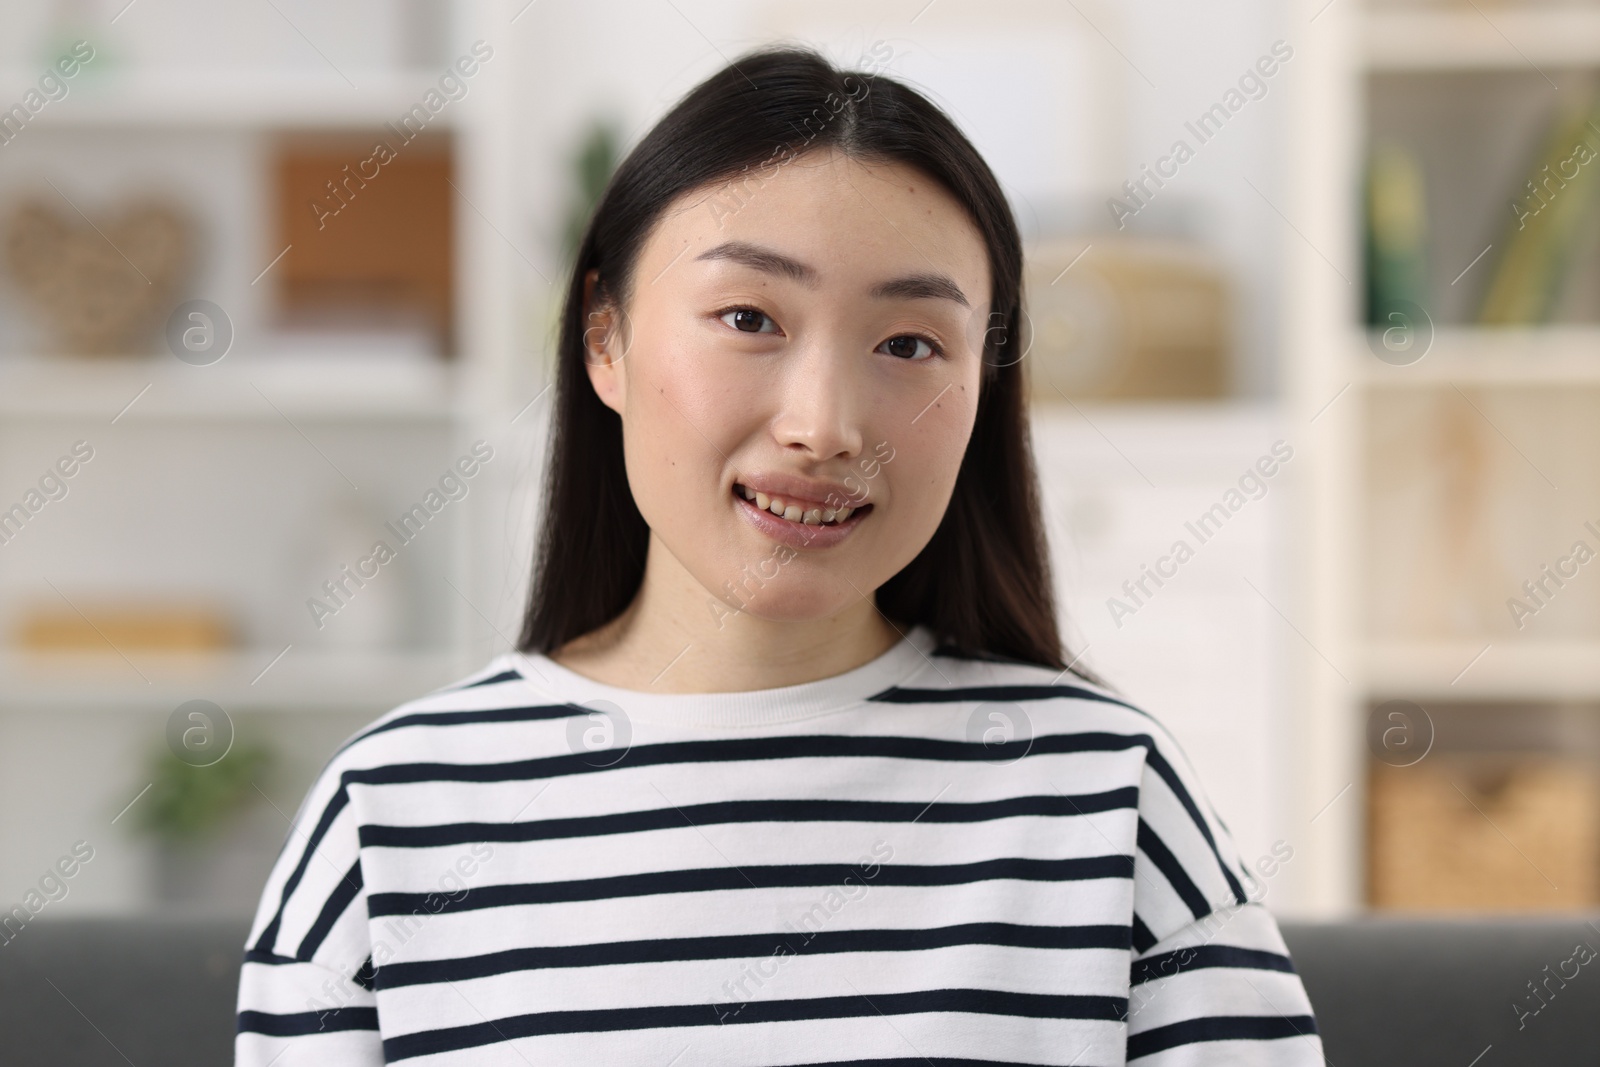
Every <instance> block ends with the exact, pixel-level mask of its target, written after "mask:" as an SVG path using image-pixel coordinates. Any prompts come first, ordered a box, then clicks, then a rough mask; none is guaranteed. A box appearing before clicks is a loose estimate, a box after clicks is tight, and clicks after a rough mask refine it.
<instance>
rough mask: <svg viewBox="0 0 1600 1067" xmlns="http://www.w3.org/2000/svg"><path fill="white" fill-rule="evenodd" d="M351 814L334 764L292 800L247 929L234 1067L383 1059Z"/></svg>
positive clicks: (347, 1064) (338, 1066)
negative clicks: (296, 804)
mask: <svg viewBox="0 0 1600 1067" xmlns="http://www.w3.org/2000/svg"><path fill="white" fill-rule="evenodd" d="M353 809H354V805H353V804H352V803H351V798H350V791H349V788H348V786H347V784H346V783H345V781H344V780H343V778H342V774H341V770H340V762H339V761H337V760H336V761H335V762H334V763H333V764H330V766H329V767H328V768H326V769H324V771H323V773H322V774H321V776H319V778H318V780H317V781H316V783H314V784H313V786H312V788H311V790H310V791H309V792H308V794H307V796H306V798H305V801H304V802H303V803H302V804H301V807H300V811H299V812H298V813H297V814H296V816H295V819H294V822H293V826H292V827H291V829H290V831H289V835H288V839H287V840H286V842H285V844H284V847H283V850H282V851H281V852H280V853H279V855H278V860H277V862H276V864H274V866H273V870H272V873H271V875H270V876H269V877H268V879H267V884H266V888H265V890H264V891H263V893H262V896H261V903H260V906H259V908H258V910H257V913H256V918H255V922H254V923H253V924H252V926H251V931H250V937H249V940H248V942H247V944H246V946H245V957H244V964H243V968H242V970H241V972H240V977H239V1001H238V1034H237V1037H236V1038H235V1044H234V1063H235V1064H236V1067H267V1065H268V1064H272V1065H273V1067H296V1065H299V1064H307V1065H311V1064H316V1065H319V1067H354V1065H367V1064H373V1065H376V1064H381V1063H383V1046H382V1042H381V1040H380V1037H379V1033H378V1013H377V1001H376V998H375V996H374V994H373V969H372V959H371V955H372V951H371V947H370V937H369V934H368V929H367V893H366V888H365V885H364V881H363V878H362V870H361V859H360V848H359V840H358V834H357V818H356V814H355V811H354V810H353Z"/></svg>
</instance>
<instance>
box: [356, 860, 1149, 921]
mask: <svg viewBox="0 0 1600 1067" xmlns="http://www.w3.org/2000/svg"><path fill="white" fill-rule="evenodd" d="M1133 863H1134V860H1133V857H1132V856H1122V855H1111V856H1083V857H1072V858H1070V859H1059V860H1036V859H1020V858H1009V857H1008V858H1003V859H993V860H983V861H981V862H978V863H950V864H926V865H913V864H902V865H890V864H881V865H879V866H878V873H877V874H875V875H873V876H872V877H871V879H870V880H871V882H872V883H873V884H874V885H878V886H885V885H896V886H939V885H965V884H967V883H970V882H984V881H990V880H992V879H997V878H1015V879H1020V880H1027V881H1040V882H1071V881H1091V880H1094V879H1099V878H1130V879H1131V878H1132V877H1133ZM850 877H854V878H855V879H856V880H857V881H856V884H865V883H864V882H863V878H864V876H863V875H862V873H861V868H860V867H859V866H857V865H855V864H849V863H797V864H775V865H757V866H744V867H736V868H735V867H699V868H690V869H687V870H676V871H648V872H645V873H643V874H622V875H609V876H606V877H603V878H578V879H573V880H570V881H561V882H531V883H524V884H516V885H486V886H479V887H478V888H476V889H463V890H461V891H460V893H461V896H459V897H456V898H454V899H452V898H451V897H450V896H449V895H447V894H444V893H438V892H431V893H374V894H372V895H371V896H369V897H368V898H367V914H368V915H369V916H371V917H372V918H378V917H379V916H383V915H406V914H415V913H417V912H419V911H428V912H432V913H434V914H439V913H441V912H444V911H452V912H459V911H475V910H478V909H480V908H504V907H512V906H515V905H519V904H552V903H568V902H573V901H587V900H612V899H615V898H618V897H638V896H653V895H656V894H662V893H705V892H713V891H716V890H723V889H774V888H779V887H786V886H819V887H822V886H838V885H848V884H850V883H849V881H848V880H847V879H848V878H850ZM429 900H436V901H438V902H439V906H438V907H432V906H430V905H429V904H428V903H427V902H428V901H429Z"/></svg>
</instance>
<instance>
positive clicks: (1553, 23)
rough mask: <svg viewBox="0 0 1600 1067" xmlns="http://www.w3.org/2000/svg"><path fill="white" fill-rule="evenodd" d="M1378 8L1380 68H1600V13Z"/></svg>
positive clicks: (1370, 44)
mask: <svg viewBox="0 0 1600 1067" xmlns="http://www.w3.org/2000/svg"><path fill="white" fill-rule="evenodd" d="M1475 8H1476V5H1474V7H1472V8H1466V9H1462V10H1450V11H1404V10H1400V11H1395V10H1390V11H1372V12H1368V13H1367V14H1366V15H1365V16H1364V20H1365V23H1366V25H1365V34H1364V36H1365V41H1364V45H1365V53H1366V62H1367V66H1368V67H1369V68H1370V69H1373V70H1380V71H1426V70H1528V69H1529V68H1530V67H1535V68H1540V69H1543V70H1544V71H1545V72H1546V73H1548V72H1549V71H1550V70H1551V69H1552V68H1559V67H1581V66H1600V11H1596V10H1593V9H1590V8H1559V7H1557V8H1544V9H1539V8H1531V9H1526V10H1510V11H1508V10H1505V9H1504V8H1497V7H1486V9H1485V10H1483V11H1481V12H1480V11H1478V10H1476V9H1475Z"/></svg>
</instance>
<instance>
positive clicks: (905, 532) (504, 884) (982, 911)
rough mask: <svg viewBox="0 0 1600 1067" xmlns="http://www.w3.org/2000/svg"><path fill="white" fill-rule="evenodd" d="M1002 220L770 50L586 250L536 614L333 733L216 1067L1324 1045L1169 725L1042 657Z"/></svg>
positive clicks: (841, 85) (945, 141)
mask: <svg viewBox="0 0 1600 1067" xmlns="http://www.w3.org/2000/svg"><path fill="white" fill-rule="evenodd" d="M1021 266H1022V251H1021V246H1020V242H1019V239H1018V234H1017V230H1016V226H1015V222H1014V220H1013V218H1012V216H1011V213H1010V211H1009V209H1008V207H1007V204H1006V201H1005V199H1004V196H1003V195H1002V193H1001V191H1000V188H999V186H998V184H997V183H996V181H995V179H994V176H993V174H992V173H991V172H990V171H989V169H988V167H987V166H986V165H985V164H984V162H983V161H982V159H981V158H980V157H979V156H978V154H977V153H976V152H975V151H974V149H973V147H972V145H971V144H970V143H969V142H968V141H967V140H966V139H965V138H964V137H963V136H962V135H961V133H960V132H958V131H957V129H956V127H955V126H954V125H953V124H952V123H951V122H950V120H949V119H948V118H947V117H946V116H945V115H944V114H942V113H941V112H940V111H939V110H938V109H937V108H935V107H934V106H933V105H932V104H930V103H929V102H928V101H927V100H926V99H925V98H923V97H922V96H920V95H918V94H917V93H916V92H914V91H912V90H911V89H909V88H907V87H906V86H904V85H902V84H901V83H899V82H896V81H894V80H892V79H890V78H887V77H884V76H881V75H869V74H851V73H848V72H843V71H840V70H837V69H835V68H834V67H832V66H831V65H829V64H828V63H827V62H826V61H825V60H824V59H822V58H821V57H819V56H818V55H816V54H814V53H811V52H809V51H804V50H798V49H788V48H779V49H767V50H761V51H758V52H755V53H751V54H749V55H747V56H744V57H742V58H741V59H740V60H738V61H736V62H735V63H733V64H731V65H730V66H729V67H727V68H726V69H724V70H723V71H721V72H719V73H718V74H716V75H715V76H713V77H711V78H710V79H708V80H707V81H706V82H705V83H703V84H702V85H700V86H699V87H698V88H696V89H695V90H694V91H693V92H691V93H690V94H689V95H688V96H687V97H685V98H684V100H683V101H682V102H681V103H679V104H678V105H677V106H676V107H675V108H674V109H673V110H672V111H671V112H670V113H669V114H668V115H667V116H666V117H665V118H664V119H662V120H661V122H660V123H659V124H658V125H657V126H656V127H655V128H654V129H653V130H652V131H651V132H650V133H649V134H648V136H646V137H645V138H644V140H643V141H642V142H641V143H640V144H639V145H638V147H636V148H635V149H634V150H633V151H632V153H631V154H630V155H629V156H628V158H627V159H626V160H625V161H624V162H623V164H622V165H621V166H620V168H619V169H618V171H617V173H616V175H615V176H614V177H613V178H612V180H611V183H610V185H609V187H608V189H607V190H606V193H605V195H604V197H603V198H602V200H601V202H600V204H599V206H598V207H597V208H596V210H595V214H594V218H593V220H592V221H591V223H590V225H589V228H588V232H587V235H586V236H585V238H584V240H583V242H582V245H581V247H580V249H579V251H578V255H577V262H576V264H575V269H574V271H573V274H572V279H571V284H570V288H569V291H568V294H567V302H566V308H565V313H564V316H563V319H562V326H561V338H560V347H559V371H558V374H559V378H558V388H557V394H556V400H555V417H554V423H553V440H552V448H551V453H550V459H549V469H548V472H547V473H548V477H547V481H546V498H545V510H544V528H543V535H542V540H541V543H540V547H539V553H538V559H537V563H536V573H535V580H534V583H533V593H532V596H531V599H530V603H529V608H528V613H527V617H526V622H525V626H524V628H523V632H522V636H521V640H520V642H519V650H518V651H517V652H514V653H509V654H506V655H504V656H502V657H500V658H498V659H496V660H495V661H494V662H492V663H491V664H489V665H488V666H487V667H485V668H484V669H483V670H482V671H481V672H479V673H478V674H477V675H475V676H473V677H471V678H468V679H465V680H463V681H462V682H461V683H460V684H458V685H456V686H453V687H451V688H449V689H446V690H443V691H441V692H438V693H434V694H432V695H430V696H427V697H424V698H422V699H421V700H418V701H415V702H412V703H410V704H406V705H404V706H402V707H400V708H397V709H395V710H394V711H393V712H391V713H389V714H388V715H386V716H384V717H383V718H382V719H380V720H378V722H377V723H375V724H374V725H373V726H371V727H370V728H369V729H367V730H365V731H364V732H362V733H360V734H358V735H357V736H356V737H354V738H353V739H351V741H350V742H348V743H347V744H346V745H345V746H344V748H342V749H341V750H340V751H339V752H338V753H337V754H336V755H335V756H334V757H333V759H332V761H331V762H330V763H329V765H328V766H327V768H326V769H325V770H324V772H323V773H322V775H321V777H320V778H319V780H318V781H317V783H316V784H315V785H314V786H313V787H312V789H311V791H310V793H309V795H308V796H307V798H306V800H305V803H304V804H303V805H302V807H301V810H300V813H299V815H298V816H297V818H296V820H295V827H294V830H293V832H292V833H291V835H290V836H289V839H288V842H287V844H286V845H285V848H284V851H283V853H282V855H281V856H280V858H279V860H278V862H277V865H276V868H275V869H274V871H273V872H272V875H271V877H270V879H269V881H268V883H267V887H266V891H265V893H264V895H263V897H262V901H261V907H260V911H259V913H258V916H257V919H256V922H255V925H254V928H253V929H252V931H251V933H250V938H249V943H248V946H247V953H246V956H245V963H244V967H243V972H242V981H241V988H240V992H239V1036H238V1046H237V1051H238V1061H237V1062H238V1063H240V1064H242V1065H251V1067H267V1065H268V1064H277V1065H278V1067H293V1065H297V1064H317V1065H323V1067H326V1065H341V1064H379V1063H402V1062H415V1063H416V1064H418V1065H419V1067H420V1065H429V1067H433V1065H440V1067H443V1065H446V1064H449V1065H456V1064H472V1065H474V1067H481V1065H486V1064H493V1065H499V1064H528V1063H540V1064H546V1063H550V1064H555V1063H559V1064H572V1063H589V1064H596V1065H599V1064H630V1065H636V1064H658V1065H661V1067H667V1065H669V1064H682V1065H687V1064H745V1065H757V1064H820V1063H857V1064H869V1063H870V1064H883V1065H887V1064H914V1063H916V1064H920V1063H936V1064H957V1063H963V1064H965V1063H1025V1064H1047V1063H1053V1064H1069V1063H1070V1064H1079V1065H1088V1064H1121V1063H1124V1062H1129V1061H1137V1062H1140V1063H1145V1064H1152V1065H1154V1064H1224V1063H1226V1064H1306V1065H1311V1064H1321V1062H1322V1055H1321V1047H1320V1044H1319V1040H1318V1037H1317V1036H1316V1035H1317V1031H1316V1025H1315V1022H1314V1020H1313V1018H1312V1014H1311V1008H1310V1005H1309V1004H1308V1003H1307V1000H1306V996H1305V992H1304V990H1303V988H1302V986H1301V984H1300V981H1299V979H1298V977H1297V976H1296V975H1295V973H1294V969H1293V967H1292V966H1291V964H1290V961H1289V959H1288V957H1287V954H1286V952H1285V948H1284V945H1283V942H1282V940H1281V938H1280V936H1279V933H1278V930H1277V928H1276V926H1275V925H1274V923H1273V920H1272V918H1271V917H1270V916H1269V915H1268V913H1267V912H1266V911H1265V910H1264V909H1263V907H1262V906H1261V904H1260V902H1259V894H1258V893H1254V892H1253V891H1254V890H1256V889H1258V888H1259V886H1260V883H1257V882H1255V881H1253V880H1252V878H1251V875H1250V871H1249V869H1248V868H1247V867H1246V866H1245V865H1244V864H1243V863H1242V862H1241V858H1240V856H1239V855H1238V854H1237V852H1236V850H1235V847H1234V845H1233V843H1232V841H1231V840H1230V838H1229V836H1228V833H1227V831H1226V829H1225V827H1224V826H1223V824H1222V823H1221V821H1220V820H1218V819H1217V817H1216V816H1215V815H1214V814H1212V813H1211V811H1210V810H1209V808H1208V805H1207V802H1206V801H1205V799H1204V797H1203V795H1202V793H1201V790H1200V789H1199V787H1198V785H1197V784H1196V782H1195V780H1194V778H1193V774H1192V771H1191V770H1190V768H1189V766H1188V764H1187V763H1186V761H1185V759H1184V757H1183V756H1182V754H1181V753H1180V751H1179V750H1178V747H1177V745H1176V744H1175V743H1174V741H1173V740H1172V738H1171V736H1170V735H1169V734H1168V733H1167V732H1166V731H1165V730H1163V729H1162V728H1161V727H1160V726H1159V725H1158V724H1157V723H1156V722H1154V721H1152V720H1151V718H1150V717H1149V716H1148V715H1146V714H1145V713H1144V712H1142V711H1140V710H1139V709H1137V708H1135V707H1133V706H1132V705H1131V704H1129V703H1127V702H1126V701H1124V700H1123V699H1121V698H1120V697H1118V696H1116V695H1115V694H1114V693H1113V692H1112V691H1111V690H1109V689H1108V688H1107V687H1105V686H1104V685H1102V684H1100V683H1098V682H1097V681H1096V680H1095V679H1094V678H1093V677H1092V676H1091V675H1089V674H1087V673H1086V672H1085V671H1082V670H1077V671H1074V670H1073V669H1072V668H1071V666H1070V665H1069V664H1068V663H1067V662H1066V660H1065V656H1064V652H1063V649H1062V644H1061V639H1060V637H1059V635H1058V632H1057V626H1056V617H1055V610H1054V604H1053V600H1052V595H1051V582H1050V577H1049V571H1048V565H1047V563H1048V561H1047V551H1046V545H1045V541H1044V538H1043V536H1042V533H1041V529H1042V527H1041V522H1040V517H1039V507H1038V496H1037V491H1036V486H1035V477H1034V470H1033V464H1032V459H1031V456H1030V453H1029V447H1028V429H1027V420H1026V408H1025V406H1024V395H1025V394H1024V388H1023V380H1022V374H1023V371H1024V363H1023V361H1022V359H1021V354H1020V353H1018V352H1017V349H1018V348H1019V346H1018V344H1017V337H1018V332H1019V320H1020V299H1021V294H1020V278H1021Z"/></svg>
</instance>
